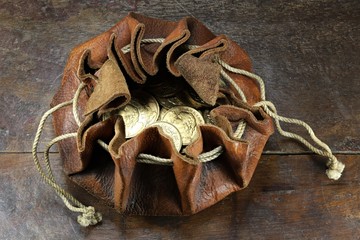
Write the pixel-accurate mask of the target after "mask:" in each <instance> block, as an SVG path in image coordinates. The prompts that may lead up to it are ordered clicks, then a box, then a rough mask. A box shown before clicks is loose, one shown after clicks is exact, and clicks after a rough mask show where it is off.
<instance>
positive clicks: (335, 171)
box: [326, 161, 345, 180]
mask: <svg viewBox="0 0 360 240" xmlns="http://www.w3.org/2000/svg"><path fill="white" fill-rule="evenodd" d="M328 167H329V168H328V169H327V170H326V175H327V176H328V178H329V179H332V180H338V179H339V178H340V177H341V174H342V172H343V171H344V168H345V164H343V163H342V162H339V161H336V162H334V163H330V164H329V165H328Z"/></svg>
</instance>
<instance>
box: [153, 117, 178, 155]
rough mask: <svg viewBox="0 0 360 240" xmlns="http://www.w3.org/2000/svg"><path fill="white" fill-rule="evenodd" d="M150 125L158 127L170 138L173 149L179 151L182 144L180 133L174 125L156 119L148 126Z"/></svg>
mask: <svg viewBox="0 0 360 240" xmlns="http://www.w3.org/2000/svg"><path fill="white" fill-rule="evenodd" d="M152 126H158V127H160V128H161V129H162V131H163V132H164V134H165V135H167V136H168V137H169V138H170V139H171V140H172V142H173V144H174V147H175V149H176V150H177V151H180V149H181V146H182V141H181V135H180V132H179V130H178V129H177V128H176V127H175V126H174V125H172V124H171V123H168V122H163V121H158V122H155V123H153V124H151V125H150V127H152Z"/></svg>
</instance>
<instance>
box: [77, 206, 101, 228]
mask: <svg viewBox="0 0 360 240" xmlns="http://www.w3.org/2000/svg"><path fill="white" fill-rule="evenodd" d="M101 220H102V215H101V213H99V212H96V211H95V208H94V207H92V206H89V207H86V208H85V211H84V212H83V213H82V214H81V215H79V216H78V217H77V221H78V223H79V224H80V225H81V226H83V227H87V226H90V225H96V224H97V223H99V222H101Z"/></svg>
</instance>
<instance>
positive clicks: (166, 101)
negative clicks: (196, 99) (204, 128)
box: [156, 96, 186, 109]
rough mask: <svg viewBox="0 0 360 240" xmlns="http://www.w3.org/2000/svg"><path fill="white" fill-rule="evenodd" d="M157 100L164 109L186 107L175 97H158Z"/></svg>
mask: <svg viewBox="0 0 360 240" xmlns="http://www.w3.org/2000/svg"><path fill="white" fill-rule="evenodd" d="M156 100H157V101H158V103H159V104H160V105H161V106H163V107H164V108H168V109H169V108H172V107H176V106H184V105H186V104H185V103H184V102H183V101H182V100H181V99H180V98H178V97H177V96H173V97H167V98H166V97H157V98H156Z"/></svg>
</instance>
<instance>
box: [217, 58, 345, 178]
mask: <svg viewBox="0 0 360 240" xmlns="http://www.w3.org/2000/svg"><path fill="white" fill-rule="evenodd" d="M218 62H219V64H220V65H221V66H222V67H223V68H225V69H226V70H228V71H230V72H233V73H237V74H241V75H244V76H247V77H250V78H252V79H255V80H256V81H257V82H258V84H259V87H260V95H261V96H260V97H261V101H260V102H258V103H256V104H255V105H254V106H257V107H262V108H263V109H264V111H265V112H266V113H267V114H268V115H269V116H270V117H272V118H273V119H274V120H275V125H276V128H277V130H278V131H279V133H280V134H281V135H282V136H284V137H288V138H293V139H296V140H298V141H299V142H301V143H302V144H304V145H305V146H306V147H307V148H308V149H309V150H311V151H312V152H314V153H316V154H318V155H320V156H324V157H327V158H328V159H329V161H328V162H327V164H326V165H327V166H328V169H327V170H326V175H327V176H328V178H329V179H333V180H338V179H339V178H340V177H341V174H342V172H343V170H344V168H345V165H344V164H343V163H342V162H340V161H339V160H338V159H337V158H336V157H335V156H334V154H333V153H332V151H331V149H330V147H329V146H328V145H327V144H325V143H324V142H322V141H321V140H320V139H319V138H318V137H316V135H315V133H314V131H313V130H312V128H311V127H310V126H309V125H308V124H307V123H305V122H304V121H301V120H298V119H293V118H287V117H283V116H280V115H278V114H277V111H276V108H275V105H274V104H273V103H272V102H270V101H266V99H265V84H264V81H263V80H262V78H261V77H259V76H258V75H256V74H253V73H251V72H248V71H245V70H242V69H237V68H234V67H231V66H230V65H228V64H227V63H225V62H224V61H222V60H220V59H219V60H218ZM280 121H281V122H286V123H291V124H296V125H299V126H302V127H304V128H305V129H306V130H307V132H308V134H309V136H310V137H311V139H312V140H313V141H314V142H315V143H316V144H317V145H318V146H319V147H321V148H323V150H321V149H319V148H317V147H315V146H313V145H312V144H311V143H309V142H308V141H306V140H305V139H304V138H303V137H301V136H299V135H298V134H295V133H292V132H288V131H284V130H283V129H282V127H281V125H280Z"/></svg>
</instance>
